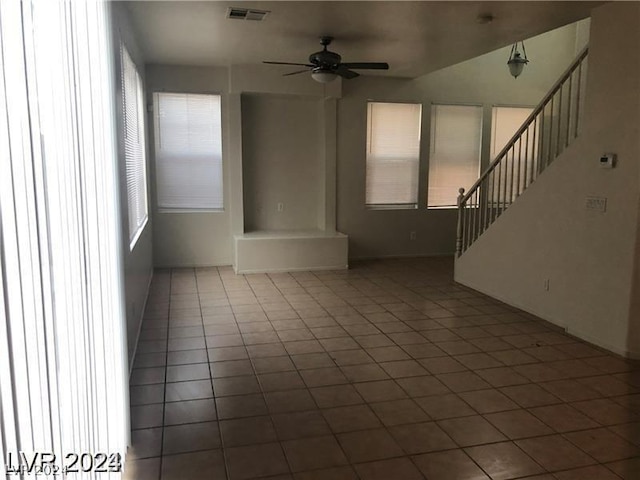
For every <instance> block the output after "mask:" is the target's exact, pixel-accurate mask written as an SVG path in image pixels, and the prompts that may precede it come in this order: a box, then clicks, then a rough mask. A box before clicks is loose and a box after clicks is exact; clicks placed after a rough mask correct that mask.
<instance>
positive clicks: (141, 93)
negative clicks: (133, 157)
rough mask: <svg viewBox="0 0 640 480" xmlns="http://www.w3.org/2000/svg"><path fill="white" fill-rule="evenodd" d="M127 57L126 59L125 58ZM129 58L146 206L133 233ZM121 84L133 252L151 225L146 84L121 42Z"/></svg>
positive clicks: (141, 196)
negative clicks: (148, 225)
mask: <svg viewBox="0 0 640 480" xmlns="http://www.w3.org/2000/svg"><path fill="white" fill-rule="evenodd" d="M125 55H126V57H125ZM126 58H128V59H129V61H130V62H131V65H132V66H133V71H134V73H135V79H136V82H135V83H136V108H137V112H136V113H137V116H136V121H137V127H138V128H137V130H138V133H137V134H138V136H139V148H140V149H141V155H140V156H141V165H140V166H139V168H140V169H141V170H142V186H141V188H140V186H139V185H138V191H137V192H136V194H137V195H138V196H139V197H140V198H138V199H137V201H142V203H143V204H144V216H143V217H142V219H141V220H140V221H139V222H138V223H137V225H136V227H135V230H133V231H132V224H131V218H132V216H135V215H134V214H135V213H136V212H135V210H136V209H135V206H134V205H132V204H131V202H130V200H131V195H130V192H129V182H128V178H129V165H130V162H129V160H128V158H127V138H128V124H127V95H126V87H125V75H126V72H125V68H126V67H125V59H126ZM120 84H121V88H122V108H123V111H122V122H123V128H122V140H123V150H124V162H125V166H124V170H125V183H126V189H127V215H128V220H127V223H128V239H129V251H130V252H131V251H133V249H134V248H135V246H136V245H137V243H138V240H139V238H140V237H141V236H142V233H143V232H144V229H145V228H146V226H147V224H148V223H149V182H148V167H147V145H146V124H147V122H146V113H145V104H146V102H145V90H144V83H143V82H142V76H141V75H140V72H139V69H138V65H137V64H136V62H135V61H134V60H133V58H132V57H131V54H130V53H129V50H128V49H127V47H126V45H125V43H124V42H122V41H121V42H120Z"/></svg>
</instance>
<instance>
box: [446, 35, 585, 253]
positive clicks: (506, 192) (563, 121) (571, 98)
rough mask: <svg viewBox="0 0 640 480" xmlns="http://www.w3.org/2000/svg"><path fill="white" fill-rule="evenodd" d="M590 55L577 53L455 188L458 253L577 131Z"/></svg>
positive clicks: (497, 215) (549, 161)
mask: <svg viewBox="0 0 640 480" xmlns="http://www.w3.org/2000/svg"><path fill="white" fill-rule="evenodd" d="M588 53H589V49H588V47H586V48H585V49H584V50H583V51H582V52H581V53H580V54H579V55H578V56H577V57H576V59H575V60H574V62H573V63H572V64H571V66H570V67H569V68H568V69H567V70H566V72H565V73H564V74H563V75H562V76H561V77H560V78H559V80H558V81H557V82H556V83H555V84H554V86H553V87H552V88H551V90H549V93H547V95H545V97H544V98H543V99H542V101H541V102H540V103H539V104H538V106H537V107H536V108H535V109H534V110H533V112H532V113H531V115H530V116H529V117H528V118H527V120H525V122H524V124H523V125H522V127H520V128H519V129H518V131H517V132H516V134H515V135H514V136H513V137H512V139H511V140H510V141H509V142H508V143H507V145H506V146H505V147H504V148H503V149H502V150H501V151H500V153H499V154H498V156H497V157H496V158H495V159H494V160H493V161H492V162H491V164H489V166H488V167H487V169H486V170H485V171H484V172H483V173H482V175H481V176H480V178H479V179H478V181H477V182H476V183H474V184H473V186H472V187H471V188H470V189H469V191H468V192H466V193H465V190H464V188H461V189H460V190H459V193H460V195H459V196H458V225H457V236H456V257H459V256H460V255H461V254H462V253H463V252H464V251H466V250H467V249H468V248H469V247H470V246H471V244H473V242H475V241H476V240H477V239H478V237H479V236H480V235H482V233H484V231H485V230H486V229H487V228H489V226H490V225H491V224H492V223H493V222H495V221H496V219H497V218H498V217H499V216H500V215H502V213H504V211H505V210H506V209H507V208H508V207H509V206H510V205H511V204H512V203H513V202H514V201H515V200H516V199H517V198H518V197H519V196H520V195H521V194H522V192H524V191H525V190H526V189H527V188H528V187H529V186H530V185H531V184H532V183H533V182H534V181H535V180H536V179H537V178H538V176H539V175H540V174H541V173H542V172H543V171H544V170H545V169H546V168H547V167H548V166H549V165H550V164H551V163H552V162H553V160H555V158H556V157H558V155H560V154H561V153H562V152H563V151H564V149H565V148H566V147H567V146H569V145H570V144H571V142H572V141H573V140H574V139H575V138H576V137H577V136H578V135H579V133H580V129H581V127H582V122H581V118H582V116H581V115H582V111H583V107H584V92H585V81H586V75H585V71H586V68H587V56H588Z"/></svg>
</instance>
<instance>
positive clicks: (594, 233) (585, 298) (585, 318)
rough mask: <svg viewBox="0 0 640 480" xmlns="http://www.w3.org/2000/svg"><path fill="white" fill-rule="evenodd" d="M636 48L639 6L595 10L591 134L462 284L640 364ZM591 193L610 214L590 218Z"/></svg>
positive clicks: (495, 231) (474, 261)
mask: <svg viewBox="0 0 640 480" xmlns="http://www.w3.org/2000/svg"><path fill="white" fill-rule="evenodd" d="M612 26H615V28H612ZM630 45H640V5H639V4H637V3H627V2H620V3H612V4H607V5H604V6H601V7H599V8H597V9H595V10H594V11H593V15H592V19H591V40H590V53H589V67H588V77H587V91H586V105H585V117H584V118H585V123H584V130H583V132H582V134H581V135H580V137H579V138H578V139H577V140H576V141H575V142H574V143H573V144H572V145H571V146H570V147H569V148H568V149H567V150H566V151H565V152H564V153H563V154H562V155H561V156H560V157H559V158H558V159H556V160H555V162H554V163H553V164H552V165H551V166H550V167H549V168H548V170H546V171H545V172H544V174H543V176H542V177H541V178H540V179H539V180H538V181H537V182H536V183H535V184H534V185H533V186H532V187H531V188H530V189H529V190H527V191H526V192H525V193H524V195H522V196H521V197H520V198H519V199H518V201H517V202H516V203H515V204H514V205H513V206H512V207H511V208H510V209H509V210H507V212H506V213H505V214H504V215H503V216H501V217H500V219H499V220H498V221H497V222H496V223H495V224H494V225H492V227H491V228H490V229H489V230H488V231H487V232H486V233H485V234H484V235H482V236H481V237H480V239H479V240H478V241H477V242H476V243H475V244H474V245H473V246H472V247H471V248H470V249H469V250H468V251H467V252H466V253H465V254H463V255H462V257H460V258H459V259H458V261H457V262H456V280H457V281H459V282H461V283H463V284H465V285H469V286H471V287H473V288H476V289H478V290H480V291H483V292H486V293H488V294H490V295H492V296H494V297H496V298H499V299H501V300H504V301H506V302H507V303H510V304H512V305H515V306H518V307H520V308H523V309H524V310H527V311H529V312H532V313H534V314H536V315H539V316H540V317H542V318H544V319H547V320H549V321H551V322H553V323H556V324H558V325H561V326H564V327H566V328H567V329H568V331H569V332H570V333H573V334H575V335H577V336H579V337H582V338H584V339H586V340H588V341H591V342H593V343H596V344H599V345H601V346H603V347H605V348H607V349H610V350H613V351H615V352H618V353H621V354H625V355H632V356H636V357H637V356H640V342H639V340H640V339H639V337H638V317H637V315H635V314H636V313H638V309H637V306H635V307H634V305H636V302H637V292H638V283H637V281H636V283H635V284H634V283H633V281H632V279H633V274H634V264H635V263H637V261H638V260H637V252H638V251H639V250H638V245H637V235H638V228H637V226H638V196H639V193H640V172H639V169H638V166H639V164H640V142H639V141H638V138H640V137H639V135H640V132H639V125H640V108H639V105H640V67H639V66H638V63H637V62H628V61H627V59H628V54H629V51H628V47H629V46H630ZM605 152H614V153H616V154H617V165H616V167H615V168H614V169H612V170H603V169H600V168H599V165H598V159H599V157H600V155H601V154H603V153H605ZM588 195H594V196H599V197H606V198H607V211H606V213H595V212H593V211H587V210H586V209H585V198H586V197H587V196H588ZM636 278H637V277H636ZM545 279H549V282H550V284H549V285H550V288H549V291H548V292H547V291H545V290H544V288H543V285H544V281H545ZM632 299H633V300H634V302H632ZM630 306H631V308H630ZM630 332H631V335H630Z"/></svg>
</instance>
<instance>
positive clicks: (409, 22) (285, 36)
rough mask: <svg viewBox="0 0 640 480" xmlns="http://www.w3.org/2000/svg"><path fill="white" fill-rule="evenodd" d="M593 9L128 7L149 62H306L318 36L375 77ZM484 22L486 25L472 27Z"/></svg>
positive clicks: (460, 57) (415, 70)
mask: <svg viewBox="0 0 640 480" xmlns="http://www.w3.org/2000/svg"><path fill="white" fill-rule="evenodd" d="M601 3H602V2H583V1H569V2H557V1H547V2H525V1H515V2H466V1H465V2H426V1H418V2H404V1H371V2H370V1H357V2H334V1H327V2H313V1H297V2H289V1H277V2H252V1H236V2H218V1H205V2H193V1H185V0H182V1H133V2H128V7H129V10H130V12H131V16H132V21H133V25H134V28H135V30H136V33H137V37H138V40H139V41H140V43H141V48H142V51H143V54H144V57H145V61H146V62H147V63H163V64H177V65H198V66H205V65H232V64H256V63H261V62H262V61H263V60H272V61H285V62H300V63H306V62H307V59H308V56H309V54H311V53H312V52H315V51H318V50H320V48H321V47H320V45H319V43H318V37H320V36H321V35H331V36H333V37H335V40H334V42H333V44H332V45H331V48H330V50H332V51H335V52H337V53H339V54H341V55H342V60H343V61H344V62H388V63H389V65H390V70H389V71H388V72H376V73H378V74H379V73H382V74H385V75H390V76H397V77H417V76H420V75H423V74H425V73H428V72H432V71H434V70H438V69H440V68H443V67H445V66H448V65H453V64H456V63H459V62H461V61H464V60H467V59H469V58H473V57H476V56H478V55H481V54H484V53H487V52H490V51H492V50H495V49H497V48H501V47H504V46H506V45H509V44H511V43H513V42H514V41H516V40H522V39H526V38H529V37H532V36H535V35H538V34H540V33H543V32H546V31H549V30H552V29H554V28H557V27H560V26H562V25H566V24H568V23H571V22H575V21H577V20H580V19H582V18H585V17H588V16H589V15H590V10H591V9H592V8H593V7H595V6H597V5H599V4H601ZM230 6H234V7H243V8H257V9H262V10H269V11H270V12H271V13H270V14H269V15H268V16H267V17H266V19H265V20H264V21H262V22H255V21H250V20H231V19H228V18H226V12H227V8H228V7H230ZM483 14H491V15H493V17H494V20H493V21H491V22H489V23H485V24H482V23H480V22H478V16H479V15H483ZM273 68H275V69H280V70H281V71H282V72H283V73H286V72H288V71H293V70H295V69H296V67H282V66H274V67H273ZM360 73H365V72H364V71H360Z"/></svg>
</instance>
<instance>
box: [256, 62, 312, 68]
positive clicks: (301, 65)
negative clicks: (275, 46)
mask: <svg viewBox="0 0 640 480" xmlns="http://www.w3.org/2000/svg"><path fill="white" fill-rule="evenodd" d="M262 63H268V64H269V65H298V66H300V67H313V66H314V65H311V64H309V63H290V62H262Z"/></svg>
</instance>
